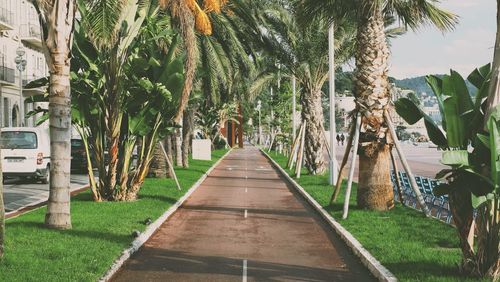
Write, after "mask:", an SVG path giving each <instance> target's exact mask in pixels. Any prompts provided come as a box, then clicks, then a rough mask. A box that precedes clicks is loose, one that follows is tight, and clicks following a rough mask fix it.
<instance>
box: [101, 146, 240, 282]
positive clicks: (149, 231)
mask: <svg viewBox="0 0 500 282" xmlns="http://www.w3.org/2000/svg"><path fill="white" fill-rule="evenodd" d="M231 151H232V149H230V150H229V151H227V153H225V154H224V156H222V157H221V158H220V159H219V160H218V161H217V162H215V164H213V165H212V167H210V168H209V169H208V170H207V172H205V174H203V176H202V177H201V178H200V179H198V181H197V182H196V183H195V184H194V185H193V186H191V188H190V189H189V190H188V191H187V192H186V194H184V196H182V198H180V199H179V200H178V201H177V202H176V203H175V204H174V205H172V206H171V207H170V208H169V209H168V210H167V211H166V212H165V213H164V214H163V215H162V216H160V217H159V218H158V219H157V220H156V221H155V222H153V223H151V224H150V225H149V226H148V227H147V228H146V230H144V232H142V233H141V235H139V237H137V238H136V239H135V240H134V241H133V242H132V244H131V245H130V247H129V248H127V249H125V250H124V251H123V252H122V255H121V256H120V257H119V258H118V259H117V260H115V262H114V263H113V265H111V267H110V268H109V269H108V271H106V273H105V274H104V275H103V276H102V277H101V278H100V279H99V281H109V279H111V278H112V277H113V275H115V274H116V272H117V271H118V270H119V269H120V268H121V267H122V266H123V264H124V263H125V262H126V261H127V260H128V259H129V258H130V256H131V255H132V254H134V253H135V252H137V251H138V250H139V249H140V248H141V247H142V245H144V243H146V241H147V240H149V238H150V237H151V236H153V234H154V233H155V232H156V230H158V228H160V226H161V225H162V224H163V223H164V222H165V221H167V219H168V218H170V216H172V214H174V213H175V212H176V211H177V209H179V207H180V206H181V205H182V204H184V202H185V201H186V200H187V199H188V198H189V197H190V196H191V194H193V193H194V191H196V189H198V187H200V185H201V183H203V181H205V179H206V178H207V177H208V175H209V174H210V173H211V172H212V171H213V170H214V169H215V168H216V167H217V166H218V165H219V164H220V162H222V160H224V159H225V158H226V157H227V155H229V153H231Z"/></svg>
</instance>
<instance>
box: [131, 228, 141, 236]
mask: <svg viewBox="0 0 500 282" xmlns="http://www.w3.org/2000/svg"><path fill="white" fill-rule="evenodd" d="M131 235H132V237H134V238H137V237H139V235H141V232H139V230H134V231H132V234H131Z"/></svg>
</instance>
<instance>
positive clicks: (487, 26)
mask: <svg viewBox="0 0 500 282" xmlns="http://www.w3.org/2000/svg"><path fill="white" fill-rule="evenodd" d="M440 6H441V7H443V8H446V9H447V10H449V11H451V12H453V13H455V14H457V15H458V16H459V17H460V23H459V25H458V26H457V27H456V28H455V30H453V31H451V32H446V33H442V32H441V31H438V30H436V29H435V28H432V27H423V28H421V29H419V30H418V31H416V32H413V31H409V32H408V33H407V34H405V35H403V36H401V37H399V38H397V39H394V40H392V41H391V45H392V47H391V53H392V54H391V59H390V71H389V75H390V76H393V77H395V78H398V79H402V78H409V77H415V76H421V75H428V74H444V73H448V72H449V70H450V69H454V70H456V71H458V72H459V73H461V74H462V75H463V76H467V75H468V74H469V73H470V72H471V71H472V70H473V69H474V68H476V67H479V66H482V65H485V64H487V63H489V62H490V61H491V60H492V59H493V47H494V44H495V33H496V1H495V0H442V3H441V5H440Z"/></svg>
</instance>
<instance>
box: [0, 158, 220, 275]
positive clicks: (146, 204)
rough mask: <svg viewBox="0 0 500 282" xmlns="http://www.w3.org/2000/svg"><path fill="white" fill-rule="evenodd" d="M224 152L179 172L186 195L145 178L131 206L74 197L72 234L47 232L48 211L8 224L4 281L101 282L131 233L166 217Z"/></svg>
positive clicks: (0, 265)
mask: <svg viewBox="0 0 500 282" xmlns="http://www.w3.org/2000/svg"><path fill="white" fill-rule="evenodd" d="M225 153H226V150H218V151H214V152H213V153H212V161H194V160H191V162H190V168H189V169H182V168H178V169H176V172H177V176H178V178H179V181H180V183H181V186H182V191H178V190H177V189H176V187H175V183H174V181H173V180H171V179H147V180H146V182H145V184H144V186H143V188H142V190H141V192H140V197H139V200H137V201H135V202H132V203H114V202H112V203H94V202H92V199H91V195H90V193H89V192H84V193H82V194H80V195H78V196H75V197H73V198H72V201H71V216H72V223H73V229H72V230H68V231H58V230H51V229H47V228H45V227H44V226H43V221H44V215H45V208H40V209H38V210H35V211H33V212H30V213H27V214H24V215H22V216H20V217H17V218H13V219H10V220H8V221H7V228H6V236H7V242H6V256H5V258H4V260H3V261H2V262H0V281H9V282H11V281H96V280H98V279H99V277H101V276H102V275H103V274H104V272H105V271H106V270H107V269H108V268H109V267H110V266H111V264H112V263H113V261H114V260H115V259H117V258H118V257H119V256H120V254H121V252H122V251H123V250H124V249H125V248H127V247H128V246H129V245H130V243H131V242H132V241H133V239H134V238H133V237H132V236H131V233H132V231H133V230H140V231H143V230H144V229H145V228H146V226H145V225H144V224H143V221H144V220H145V219H147V218H148V217H149V218H151V219H153V221H154V220H155V219H157V218H158V217H159V216H160V215H162V214H163V213H164V212H165V211H166V210H167V209H168V208H169V207H170V206H172V204H174V203H175V202H176V201H177V200H178V199H179V198H181V197H182V196H183V195H184V194H185V193H186V192H187V190H188V189H189V188H191V186H192V185H193V184H194V183H195V182H196V181H198V179H199V178H200V177H201V176H202V175H203V174H204V173H205V172H206V171H207V170H208V169H209V168H210V167H211V166H212V165H213V164H214V163H215V162H216V161H217V160H218V159H220V158H221V157H222V156H223V155H224V154H225Z"/></svg>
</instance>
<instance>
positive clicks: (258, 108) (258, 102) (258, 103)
mask: <svg viewBox="0 0 500 282" xmlns="http://www.w3.org/2000/svg"><path fill="white" fill-rule="evenodd" d="M261 108H262V102H261V101H260V100H258V101H257V108H256V109H257V111H259V140H258V143H259V145H262V127H261V125H260V109H261Z"/></svg>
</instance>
